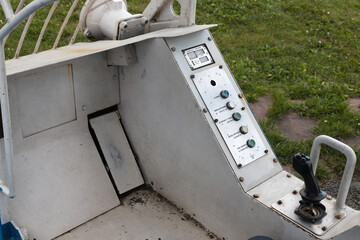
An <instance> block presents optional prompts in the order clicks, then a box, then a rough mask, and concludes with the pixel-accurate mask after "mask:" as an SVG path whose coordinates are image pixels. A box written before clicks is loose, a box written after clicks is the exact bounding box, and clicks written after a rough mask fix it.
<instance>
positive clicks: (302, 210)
mask: <svg viewBox="0 0 360 240" xmlns="http://www.w3.org/2000/svg"><path fill="white" fill-rule="evenodd" d="M293 167H294V169H295V171H297V172H298V173H299V174H300V175H301V176H302V178H303V179H304V182H305V188H303V189H301V190H300V195H301V198H302V200H301V201H300V206H299V208H298V209H297V210H296V211H295V213H296V214H298V215H299V216H301V217H302V218H304V219H305V220H309V221H311V222H313V223H314V222H316V221H318V220H320V219H322V218H323V217H325V216H326V212H325V211H326V208H325V206H324V205H322V204H321V203H320V201H321V200H323V199H324V198H325V197H326V192H324V191H321V190H320V188H319V185H318V183H317V180H316V178H315V176H314V173H313V170H312V163H311V161H310V158H309V157H308V156H305V155H304V154H301V153H297V154H295V156H294V158H293Z"/></svg>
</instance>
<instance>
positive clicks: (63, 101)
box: [16, 64, 76, 137]
mask: <svg viewBox="0 0 360 240" xmlns="http://www.w3.org/2000/svg"><path fill="white" fill-rule="evenodd" d="M16 84H17V94H18V99H19V107H20V117H21V127H22V132H23V136H24V137H27V136H30V135H33V134H35V133H39V132H42V131H44V130H47V129H50V128H53V127H56V126H59V125H61V124H64V123H67V122H70V121H73V120H75V119H76V110H75V97H74V82H73V70H72V65H71V64H67V65H59V66H51V67H47V68H43V69H40V70H39V69H38V70H37V71H36V72H35V71H32V72H30V73H26V74H24V75H21V76H19V77H17V78H16Z"/></svg>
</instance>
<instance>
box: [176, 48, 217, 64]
mask: <svg viewBox="0 0 360 240" xmlns="http://www.w3.org/2000/svg"><path fill="white" fill-rule="evenodd" d="M183 54H184V57H185V59H186V61H187V62H188V64H189V66H190V68H191V70H195V69H198V68H201V67H205V66H207V65H210V64H213V63H214V60H213V58H212V57H211V55H210V53H209V50H208V49H207V47H206V45H205V44H202V45H199V46H196V47H193V48H190V49H186V50H183Z"/></svg>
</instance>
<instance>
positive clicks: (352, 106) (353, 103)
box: [348, 98, 360, 112]
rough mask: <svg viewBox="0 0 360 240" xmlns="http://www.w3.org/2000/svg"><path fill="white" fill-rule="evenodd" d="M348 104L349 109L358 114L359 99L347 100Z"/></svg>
mask: <svg viewBox="0 0 360 240" xmlns="http://www.w3.org/2000/svg"><path fill="white" fill-rule="evenodd" d="M348 103H349V107H350V109H352V110H354V111H356V112H360V98H349V99H348Z"/></svg>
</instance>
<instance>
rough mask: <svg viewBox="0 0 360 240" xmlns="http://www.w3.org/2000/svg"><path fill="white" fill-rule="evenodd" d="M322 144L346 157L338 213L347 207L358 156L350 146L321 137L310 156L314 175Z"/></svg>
mask: <svg viewBox="0 0 360 240" xmlns="http://www.w3.org/2000/svg"><path fill="white" fill-rule="evenodd" d="M321 144H326V145H328V146H329V147H332V148H334V149H336V150H338V151H339V152H342V153H343V154H344V155H345V156H346V165H345V170H344V173H343V176H342V178H341V183H340V187H339V192H338V195H337V199H336V208H337V210H338V211H341V210H342V209H343V208H344V207H345V201H346V198H347V194H348V192H349V188H350V184H351V179H352V176H353V174H354V170H355V165H356V155H355V152H354V150H352V148H351V147H349V146H348V145H346V144H344V143H342V142H340V141H338V140H336V139H334V138H331V137H329V136H325V135H320V136H318V137H316V138H315V140H314V142H313V145H312V148H311V154H310V160H311V161H312V164H313V172H314V175H315V172H316V168H317V165H318V162H319V156H320V150H321Z"/></svg>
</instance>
